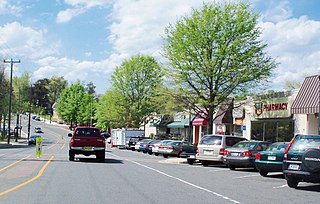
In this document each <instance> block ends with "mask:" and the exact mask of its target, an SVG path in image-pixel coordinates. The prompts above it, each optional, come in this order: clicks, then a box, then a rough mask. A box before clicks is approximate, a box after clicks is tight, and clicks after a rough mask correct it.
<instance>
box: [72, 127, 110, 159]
mask: <svg viewBox="0 0 320 204" xmlns="http://www.w3.org/2000/svg"><path fill="white" fill-rule="evenodd" d="M68 137H71V139H70V143H69V161H74V156H75V155H76V154H83V155H85V156H90V155H96V157H97V159H98V160H99V161H101V162H104V159H105V152H106V139H105V138H104V137H103V136H102V135H101V132H100V129H99V128H95V127H87V126H79V127H76V128H75V129H74V131H73V133H69V134H68Z"/></svg>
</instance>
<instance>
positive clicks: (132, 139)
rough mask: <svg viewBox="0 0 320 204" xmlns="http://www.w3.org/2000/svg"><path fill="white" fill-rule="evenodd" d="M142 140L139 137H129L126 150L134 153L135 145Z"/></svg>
mask: <svg viewBox="0 0 320 204" xmlns="http://www.w3.org/2000/svg"><path fill="white" fill-rule="evenodd" d="M143 139H145V137H140V136H133V137H130V139H129V142H128V147H127V149H131V150H132V151H134V150H135V145H136V143H137V142H139V141H141V140H143Z"/></svg>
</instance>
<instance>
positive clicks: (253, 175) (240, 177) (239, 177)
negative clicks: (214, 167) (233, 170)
mask: <svg viewBox="0 0 320 204" xmlns="http://www.w3.org/2000/svg"><path fill="white" fill-rule="evenodd" d="M255 176H260V175H257V174H252V175H247V176H238V177H233V178H234V179H242V178H249V177H255Z"/></svg>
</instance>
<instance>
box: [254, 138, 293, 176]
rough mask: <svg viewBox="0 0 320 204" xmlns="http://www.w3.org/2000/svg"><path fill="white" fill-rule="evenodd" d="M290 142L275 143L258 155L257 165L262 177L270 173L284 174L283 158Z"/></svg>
mask: <svg viewBox="0 0 320 204" xmlns="http://www.w3.org/2000/svg"><path fill="white" fill-rule="evenodd" d="M288 145H289V142H275V143H273V144H271V145H270V146H269V147H268V148H267V149H266V151H262V152H258V153H257V154H256V160H255V165H256V168H257V169H258V171H259V173H260V175H261V176H267V175H268V173H269V172H282V166H283V156H284V152H285V150H286V148H287V147H288Z"/></svg>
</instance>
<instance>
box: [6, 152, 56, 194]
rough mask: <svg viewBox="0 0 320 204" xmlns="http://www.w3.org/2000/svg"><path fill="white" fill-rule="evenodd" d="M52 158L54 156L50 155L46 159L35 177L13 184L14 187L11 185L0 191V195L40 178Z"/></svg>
mask: <svg viewBox="0 0 320 204" xmlns="http://www.w3.org/2000/svg"><path fill="white" fill-rule="evenodd" d="M53 158H54V156H51V158H50V159H49V160H48V161H47V163H46V164H45V165H44V166H43V167H42V168H41V169H40V171H39V172H38V174H37V175H36V176H35V177H33V178H31V179H30V180H28V181H26V182H24V183H21V184H19V185H17V186H15V187H13V188H10V189H8V190H6V191H3V192H0V196H3V195H5V194H7V193H10V192H12V191H14V190H17V189H18V188H21V187H23V186H25V185H27V184H29V183H31V182H33V181H35V180H37V179H38V178H40V177H41V176H42V174H43V172H44V170H45V169H46V168H47V167H48V165H49V164H50V162H51V161H52V160H53Z"/></svg>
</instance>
